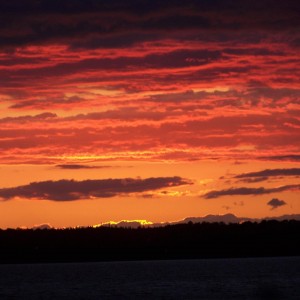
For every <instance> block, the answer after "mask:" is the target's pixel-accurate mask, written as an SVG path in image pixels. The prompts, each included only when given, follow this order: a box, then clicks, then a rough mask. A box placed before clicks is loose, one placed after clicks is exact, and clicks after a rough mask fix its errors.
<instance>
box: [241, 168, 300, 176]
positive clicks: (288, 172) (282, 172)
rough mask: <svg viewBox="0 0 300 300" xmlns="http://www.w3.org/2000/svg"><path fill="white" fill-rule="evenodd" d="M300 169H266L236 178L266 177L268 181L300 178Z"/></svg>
mask: <svg viewBox="0 0 300 300" xmlns="http://www.w3.org/2000/svg"><path fill="white" fill-rule="evenodd" d="M299 175H300V168H291V169H266V170H263V171H258V172H250V173H243V174H239V175H237V176H235V178H249V177H264V178H265V179H267V178H268V177H272V176H299Z"/></svg>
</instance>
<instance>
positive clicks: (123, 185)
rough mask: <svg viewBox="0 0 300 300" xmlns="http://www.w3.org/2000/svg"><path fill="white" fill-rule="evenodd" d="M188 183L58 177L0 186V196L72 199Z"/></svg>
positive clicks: (171, 179)
mask: <svg viewBox="0 0 300 300" xmlns="http://www.w3.org/2000/svg"><path fill="white" fill-rule="evenodd" d="M185 184H192V183H191V182H190V181H189V180H187V179H183V178H181V177H176V176H175V177H153V178H146V179H134V178H123V179H102V180H83V181H75V180H59V181H42V182H32V183H30V184H28V185H23V186H17V187H13V188H4V189H0V199H2V200H9V199H13V198H16V197H18V198H26V199H39V200H53V201H73V200H80V199H93V198H109V197H114V196H118V195H119V196H121V195H126V194H132V193H141V192H145V191H152V190H157V189H161V188H168V187H175V186H181V185H185Z"/></svg>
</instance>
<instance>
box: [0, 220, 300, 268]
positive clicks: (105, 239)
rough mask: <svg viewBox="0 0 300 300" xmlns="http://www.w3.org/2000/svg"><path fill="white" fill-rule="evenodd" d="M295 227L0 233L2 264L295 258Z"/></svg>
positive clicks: (292, 223) (273, 223) (266, 224)
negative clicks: (268, 257) (266, 257)
mask: <svg viewBox="0 0 300 300" xmlns="http://www.w3.org/2000/svg"><path fill="white" fill-rule="evenodd" d="M299 233H300V221H297V220H284V221H277V220H268V221H267V220H263V221H261V222H249V221H248V222H244V223H242V224H238V223H230V224H225V223H223V222H218V223H208V222H202V223H193V222H191V221H190V222H189V223H187V224H176V225H167V226H163V227H139V228H120V227H113V226H102V227H98V228H92V227H87V228H73V229H72V228H68V229H44V230H43V229H36V230H33V229H25V230H24V229H6V230H0V245H1V248H0V262H1V263H25V262H26V263H36V262H79V261H111V260H154V259H196V258H225V257H264V256H299V255H300V251H299V247H297V244H298V243H297V242H298V241H299Z"/></svg>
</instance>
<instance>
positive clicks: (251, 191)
mask: <svg viewBox="0 0 300 300" xmlns="http://www.w3.org/2000/svg"><path fill="white" fill-rule="evenodd" d="M292 190H297V191H299V190H300V185H299V184H290V185H284V186H280V187H275V188H264V187H259V188H248V187H237V188H230V189H224V190H214V191H210V192H208V193H206V194H204V195H203V196H202V197H203V198H205V199H216V198H219V197H223V196H241V195H242V196H245V195H253V196H257V195H264V194H272V193H279V192H285V191H292Z"/></svg>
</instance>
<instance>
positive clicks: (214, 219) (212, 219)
mask: <svg viewBox="0 0 300 300" xmlns="http://www.w3.org/2000/svg"><path fill="white" fill-rule="evenodd" d="M263 220H276V221H283V220H298V221H300V214H292V215H283V216H279V217H266V218H261V219H259V218H246V217H237V216H235V215H234V214H225V215H207V216H204V217H188V218H185V219H183V220H180V221H174V222H164V223H152V222H147V221H145V220H141V221H139V220H127V221H125V220H122V221H120V222H113V223H105V224H102V225H97V227H98V226H109V227H125V228H126V227H127V228H138V227H140V226H143V227H163V226H167V225H176V224H187V223H190V222H192V223H203V222H206V223H219V222H222V223H225V224H230V223H233V224H236V223H243V222H261V221H263Z"/></svg>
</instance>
